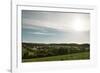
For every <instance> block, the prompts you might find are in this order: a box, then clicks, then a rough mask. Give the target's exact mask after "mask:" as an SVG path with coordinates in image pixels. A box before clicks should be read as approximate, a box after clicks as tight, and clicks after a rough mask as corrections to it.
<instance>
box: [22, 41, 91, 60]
mask: <svg viewBox="0 0 100 73" xmlns="http://www.w3.org/2000/svg"><path fill="white" fill-rule="evenodd" d="M89 51H90V44H88V43H86V44H76V43H70V44H67V43H60V44H57V43H50V44H44V43H25V42H23V43H22V59H32V58H43V57H49V56H58V55H67V54H72V53H80V52H89Z"/></svg>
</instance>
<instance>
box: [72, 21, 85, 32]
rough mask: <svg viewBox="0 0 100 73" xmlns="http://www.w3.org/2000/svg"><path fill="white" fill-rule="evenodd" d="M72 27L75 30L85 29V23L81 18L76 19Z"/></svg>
mask: <svg viewBox="0 0 100 73" xmlns="http://www.w3.org/2000/svg"><path fill="white" fill-rule="evenodd" d="M72 28H73V30H75V31H84V30H85V23H84V22H83V21H82V20H81V19H75V21H74V22H73V26H72Z"/></svg>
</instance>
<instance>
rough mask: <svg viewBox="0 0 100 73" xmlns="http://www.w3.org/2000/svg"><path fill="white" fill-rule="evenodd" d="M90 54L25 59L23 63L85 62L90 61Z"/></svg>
mask: <svg viewBox="0 0 100 73" xmlns="http://www.w3.org/2000/svg"><path fill="white" fill-rule="evenodd" d="M89 58H90V53H89V52H81V53H74V54H68V55H59V56H51V57H43V58H33V59H23V60H22V62H41V61H63V60H84V59H89Z"/></svg>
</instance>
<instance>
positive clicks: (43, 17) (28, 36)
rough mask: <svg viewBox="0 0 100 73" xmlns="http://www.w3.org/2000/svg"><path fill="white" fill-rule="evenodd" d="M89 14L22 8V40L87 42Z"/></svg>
mask: <svg viewBox="0 0 100 73" xmlns="http://www.w3.org/2000/svg"><path fill="white" fill-rule="evenodd" d="M89 35H90V14H89V13H78V12H77V13H76V12H73V13H72V12H50V11H48V12H47V11H34V10H22V42H29V43H89V39H90V38H89V37H90V36H89Z"/></svg>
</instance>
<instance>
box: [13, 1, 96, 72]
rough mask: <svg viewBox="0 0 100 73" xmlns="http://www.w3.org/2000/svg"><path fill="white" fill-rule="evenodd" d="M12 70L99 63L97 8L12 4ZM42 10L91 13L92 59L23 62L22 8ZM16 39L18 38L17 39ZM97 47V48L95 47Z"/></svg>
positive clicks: (81, 65) (87, 65)
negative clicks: (97, 53) (97, 57)
mask: <svg viewBox="0 0 100 73" xmlns="http://www.w3.org/2000/svg"><path fill="white" fill-rule="evenodd" d="M12 6H13V7H12V9H13V10H12V72H13V73H18V72H21V71H22V72H23V71H45V70H56V69H57V70H59V69H74V68H87V67H94V66H95V65H96V64H97V59H96V56H97V55H96V51H97V50H96V48H97V46H96V45H97V43H96V41H97V40H96V35H97V34H96V17H95V16H96V10H95V8H94V7H86V6H82V7H81V6H75V5H72V6H71V5H68V6H67V5H52V4H51V5H50V4H47V5H41V4H40V5H36V4H34V5H23V4H22V5H17V4H14V3H13V4H12ZM23 9H25V10H42V11H60V12H82V13H90V15H91V28H90V29H91V31H90V48H91V50H90V57H91V58H90V60H73V61H57V62H56V61H53V62H33V63H22V62H21V10H23ZM15 32H16V33H15ZM15 39H16V40H15ZM94 48H95V49H94Z"/></svg>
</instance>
